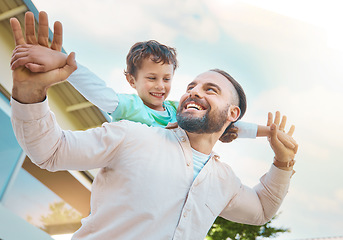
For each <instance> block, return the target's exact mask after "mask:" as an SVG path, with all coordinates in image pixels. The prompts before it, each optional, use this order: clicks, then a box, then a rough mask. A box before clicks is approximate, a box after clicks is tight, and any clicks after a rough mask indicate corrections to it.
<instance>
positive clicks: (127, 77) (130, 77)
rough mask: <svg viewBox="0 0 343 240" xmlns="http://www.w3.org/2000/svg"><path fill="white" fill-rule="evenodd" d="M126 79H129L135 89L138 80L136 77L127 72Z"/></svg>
mask: <svg viewBox="0 0 343 240" xmlns="http://www.w3.org/2000/svg"><path fill="white" fill-rule="evenodd" d="M126 80H127V81H128V83H129V84H130V86H131V87H133V88H134V89H136V84H135V83H136V80H135V77H134V76H132V75H131V74H129V73H128V74H126Z"/></svg>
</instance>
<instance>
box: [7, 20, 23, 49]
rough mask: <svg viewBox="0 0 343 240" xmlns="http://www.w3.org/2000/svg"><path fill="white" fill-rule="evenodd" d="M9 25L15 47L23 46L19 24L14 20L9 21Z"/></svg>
mask: <svg viewBox="0 0 343 240" xmlns="http://www.w3.org/2000/svg"><path fill="white" fill-rule="evenodd" d="M10 24H11V28H12V33H13V37H14V41H15V45H16V46H18V45H22V44H25V43H26V42H25V39H24V37H23V32H22V30H21V26H20V22H19V21H18V19H16V18H11V19H10Z"/></svg>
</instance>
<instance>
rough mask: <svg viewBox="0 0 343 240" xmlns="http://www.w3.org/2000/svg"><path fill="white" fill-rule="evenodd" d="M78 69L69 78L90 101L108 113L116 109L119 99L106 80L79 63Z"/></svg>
mask: <svg viewBox="0 0 343 240" xmlns="http://www.w3.org/2000/svg"><path fill="white" fill-rule="evenodd" d="M77 67H78V69H77V70H76V71H75V72H73V74H72V75H70V77H69V78H68V79H67V80H68V81H69V82H70V83H71V85H73V86H74V88H75V89H76V90H78V91H79V92H80V93H81V94H82V95H83V96H84V97H85V98H86V99H87V100H88V101H90V102H91V103H93V104H94V105H95V106H97V107H98V108H100V109H102V110H103V111H105V112H107V113H112V112H114V111H115V110H116V108H117V106H118V103H119V99H118V96H117V94H116V92H115V91H114V90H113V89H112V88H110V87H108V86H107V85H106V82H105V81H104V80H102V79H101V78H99V77H98V76H97V75H95V74H94V73H93V72H91V71H90V70H89V69H88V68H86V67H84V66H82V65H81V64H77Z"/></svg>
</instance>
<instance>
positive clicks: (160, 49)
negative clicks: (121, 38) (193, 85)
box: [124, 40, 178, 77]
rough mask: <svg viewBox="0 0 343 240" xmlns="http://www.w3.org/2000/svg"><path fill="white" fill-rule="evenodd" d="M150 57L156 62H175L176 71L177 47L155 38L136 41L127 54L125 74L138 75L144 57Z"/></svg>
mask: <svg viewBox="0 0 343 240" xmlns="http://www.w3.org/2000/svg"><path fill="white" fill-rule="evenodd" d="M146 58H150V59H151V60H152V61H153V62H155V63H162V64H173V66H174V71H175V69H176V68H177V67H178V63H177V59H176V49H175V48H172V47H168V46H166V45H163V44H161V43H159V42H157V41H155V40H149V41H145V42H137V43H135V44H134V45H133V46H132V47H131V49H130V51H129V53H128V54H127V56H126V66H127V69H126V70H125V71H124V74H125V75H127V74H131V75H132V76H134V77H135V76H136V73H137V70H138V69H139V68H140V67H141V65H142V62H143V60H144V59H146Z"/></svg>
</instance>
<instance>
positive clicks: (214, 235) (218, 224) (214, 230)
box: [206, 215, 290, 240]
mask: <svg viewBox="0 0 343 240" xmlns="http://www.w3.org/2000/svg"><path fill="white" fill-rule="evenodd" d="M277 217H278V215H277V216H275V217H273V218H272V220H274V219H276V218H277ZM272 220H271V221H272ZM271 221H269V222H267V223H266V224H264V225H262V226H253V225H247V224H241V223H235V222H231V221H228V220H225V219H224V218H221V217H218V218H217V219H216V221H215V222H214V223H213V225H212V227H211V229H210V230H209V231H208V233H207V237H206V239H207V240H226V239H228V238H229V239H232V240H256V239H258V237H269V238H275V237H277V236H278V235H279V234H280V233H285V232H290V229H288V228H275V227H272V226H270V225H271Z"/></svg>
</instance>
